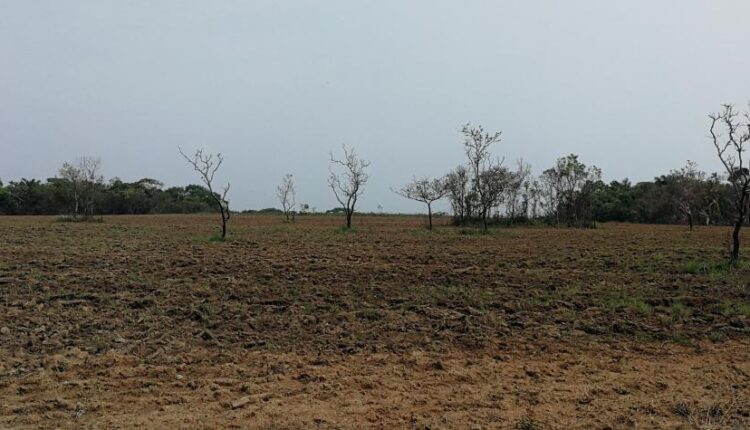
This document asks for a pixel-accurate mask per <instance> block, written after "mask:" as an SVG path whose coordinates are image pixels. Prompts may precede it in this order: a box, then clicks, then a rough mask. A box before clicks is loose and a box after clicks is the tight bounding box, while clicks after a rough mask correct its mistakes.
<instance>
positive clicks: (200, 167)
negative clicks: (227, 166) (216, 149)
mask: <svg viewBox="0 0 750 430" xmlns="http://www.w3.org/2000/svg"><path fill="white" fill-rule="evenodd" d="M177 149H178V150H179V151H180V154H181V155H182V157H183V158H185V160H187V162H188V163H190V165H191V166H193V169H194V170H195V171H196V172H198V175H199V176H200V178H201V181H203V184H204V185H205V186H206V188H208V192H209V193H210V194H211V197H212V198H213V200H214V203H215V204H216V209H217V211H218V212H219V214H221V238H222V239H226V237H227V222H228V221H229V217H230V215H231V213H230V211H229V200H227V194H228V193H229V187H230V184H229V183H228V182H227V185H226V186H225V187H224V189H223V191H222V193H221V194H219V193H217V192H216V191H214V176H215V175H216V171H217V170H219V167H221V163H223V162H224V157H223V156H222V155H221V153H218V154H216V156H215V157H214V155H213V154H207V153H204V152H203V148H199V149H197V150H196V151H195V154H193V156H192V157H188V156H187V155H185V153H184V152H182V148H180V147H178V148H177Z"/></svg>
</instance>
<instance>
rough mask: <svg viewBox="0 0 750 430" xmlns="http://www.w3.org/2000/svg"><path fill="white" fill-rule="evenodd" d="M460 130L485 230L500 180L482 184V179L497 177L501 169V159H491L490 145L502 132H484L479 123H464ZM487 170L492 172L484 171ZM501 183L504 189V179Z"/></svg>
mask: <svg viewBox="0 0 750 430" xmlns="http://www.w3.org/2000/svg"><path fill="white" fill-rule="evenodd" d="M461 132H462V133H463V135H464V151H465V152H466V157H467V158H468V159H469V169H470V171H471V174H472V175H473V178H472V180H473V184H472V188H473V190H474V191H475V192H476V193H477V200H478V203H479V210H480V216H481V218H482V226H483V227H484V230H485V231H487V218H488V217H489V216H490V211H491V210H492V208H493V207H494V206H495V205H496V204H497V202H498V199H499V198H500V196H498V195H495V194H494V193H495V192H497V187H498V185H500V182H498V183H495V184H484V183H483V181H484V180H487V179H497V178H498V177H499V175H498V173H499V172H500V170H501V169H499V167H500V166H501V165H502V160H493V158H492V154H491V152H490V147H491V146H492V144H493V143H496V142H500V135H501V134H502V132H499V131H498V132H495V133H490V132H486V131H484V128H483V127H482V126H481V125H480V126H476V127H475V126H473V125H471V124H466V125H464V126H463V128H462V129H461ZM489 171H493V172H491V173H486V172H489ZM506 173H507V171H506ZM506 179H507V178H506ZM502 184H503V189H504V187H505V185H507V182H506V181H505V180H504V181H503V182H502ZM488 193H489V194H488Z"/></svg>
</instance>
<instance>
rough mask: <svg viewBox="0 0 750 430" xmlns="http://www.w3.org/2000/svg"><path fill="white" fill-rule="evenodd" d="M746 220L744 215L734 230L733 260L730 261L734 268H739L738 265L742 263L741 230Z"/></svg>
mask: <svg viewBox="0 0 750 430" xmlns="http://www.w3.org/2000/svg"><path fill="white" fill-rule="evenodd" d="M744 218H745V217H744V214H743V216H741V217H740V218H739V219H738V221H737V222H736V223H735V224H734V230H733V231H732V258H731V260H730V262H731V263H732V266H737V263H738V262H739V261H740V229H741V228H742V222H743V220H744Z"/></svg>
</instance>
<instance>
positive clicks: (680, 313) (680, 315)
mask: <svg viewBox="0 0 750 430" xmlns="http://www.w3.org/2000/svg"><path fill="white" fill-rule="evenodd" d="M670 311H671V314H672V322H675V321H682V320H683V319H685V318H687V317H689V316H690V314H692V311H691V310H690V308H689V307H687V306H686V305H684V304H682V303H680V302H672V306H670Z"/></svg>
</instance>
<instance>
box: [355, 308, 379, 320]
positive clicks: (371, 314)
mask: <svg viewBox="0 0 750 430" xmlns="http://www.w3.org/2000/svg"><path fill="white" fill-rule="evenodd" d="M357 317H358V318H360V319H363V320H367V321H377V320H379V319H382V318H383V313H382V312H380V311H379V310H377V309H363V310H361V311H359V312H357Z"/></svg>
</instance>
